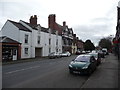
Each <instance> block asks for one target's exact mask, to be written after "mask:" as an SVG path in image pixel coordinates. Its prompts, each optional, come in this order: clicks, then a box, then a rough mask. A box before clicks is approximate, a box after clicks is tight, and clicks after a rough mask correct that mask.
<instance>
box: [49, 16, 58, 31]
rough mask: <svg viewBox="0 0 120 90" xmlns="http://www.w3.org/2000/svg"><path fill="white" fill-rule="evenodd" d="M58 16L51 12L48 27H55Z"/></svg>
mask: <svg viewBox="0 0 120 90" xmlns="http://www.w3.org/2000/svg"><path fill="white" fill-rule="evenodd" d="M55 22H56V16H55V14H50V15H49V17H48V27H49V28H51V29H54V28H55Z"/></svg>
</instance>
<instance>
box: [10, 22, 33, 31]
mask: <svg viewBox="0 0 120 90" xmlns="http://www.w3.org/2000/svg"><path fill="white" fill-rule="evenodd" d="M8 21H10V22H11V23H12V24H14V25H15V26H16V27H18V28H19V30H23V31H27V32H32V31H31V30H29V29H28V28H26V27H25V26H23V25H22V24H20V23H18V22H14V21H11V20H8Z"/></svg>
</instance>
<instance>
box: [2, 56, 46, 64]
mask: <svg viewBox="0 0 120 90" xmlns="http://www.w3.org/2000/svg"><path fill="white" fill-rule="evenodd" d="M46 58H48V57H38V58H28V59H20V60H15V61H9V62H0V65H8V64H16V63H24V62H34V61H40V60H46Z"/></svg>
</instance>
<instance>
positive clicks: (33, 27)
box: [21, 20, 48, 33]
mask: <svg viewBox="0 0 120 90" xmlns="http://www.w3.org/2000/svg"><path fill="white" fill-rule="evenodd" d="M21 21H22V20H21ZM22 22H24V23H25V24H27V25H28V26H30V27H31V28H32V29H34V30H38V29H37V26H38V25H32V24H30V23H28V22H25V21H22ZM41 31H43V32H47V33H48V28H45V27H42V26H41Z"/></svg>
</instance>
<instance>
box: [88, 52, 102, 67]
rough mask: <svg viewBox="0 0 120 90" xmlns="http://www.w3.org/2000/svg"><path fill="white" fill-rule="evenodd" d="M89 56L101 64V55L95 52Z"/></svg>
mask: <svg viewBox="0 0 120 90" xmlns="http://www.w3.org/2000/svg"><path fill="white" fill-rule="evenodd" d="M89 55H91V56H94V57H95V59H96V61H97V65H99V64H101V57H100V54H99V53H95V52H93V53H89Z"/></svg>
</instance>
